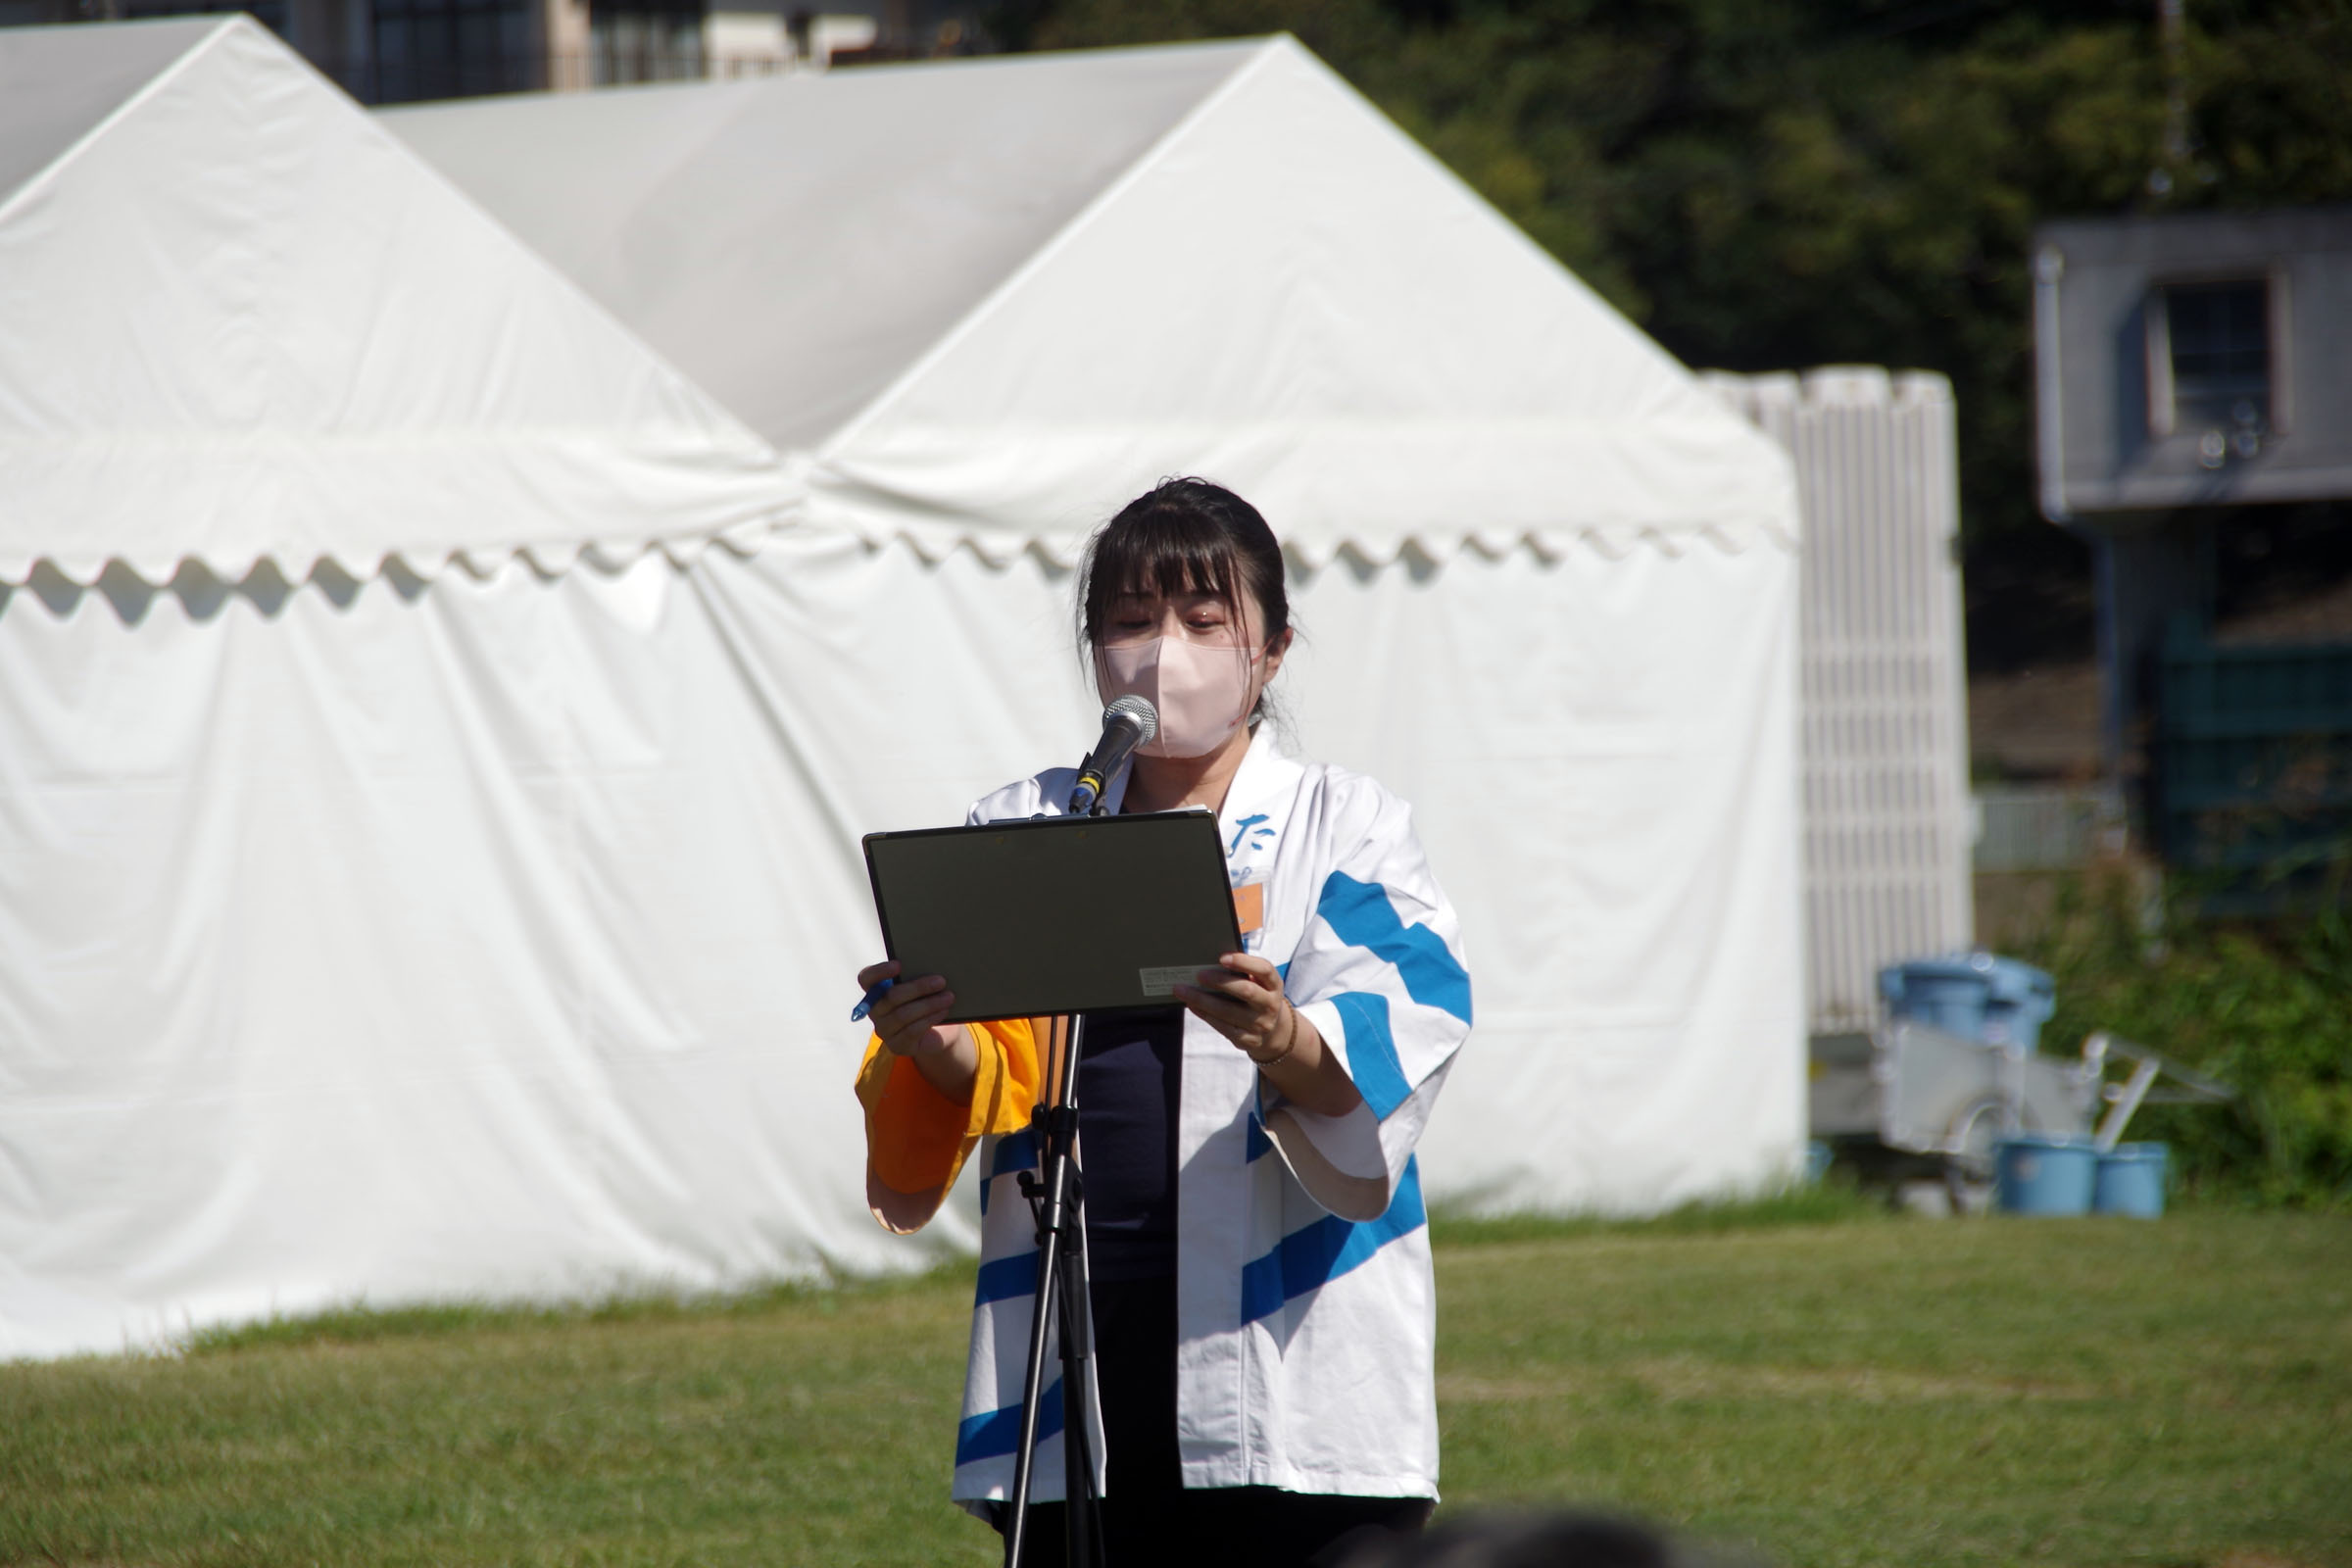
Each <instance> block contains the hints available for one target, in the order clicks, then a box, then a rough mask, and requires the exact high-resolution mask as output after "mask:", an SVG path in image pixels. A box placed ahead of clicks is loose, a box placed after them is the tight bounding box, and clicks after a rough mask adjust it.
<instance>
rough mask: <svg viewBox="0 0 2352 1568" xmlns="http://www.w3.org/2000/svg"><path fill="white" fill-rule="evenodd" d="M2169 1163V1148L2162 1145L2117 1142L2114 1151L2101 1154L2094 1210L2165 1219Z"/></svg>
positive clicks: (2092, 1202) (2092, 1199)
mask: <svg viewBox="0 0 2352 1568" xmlns="http://www.w3.org/2000/svg"><path fill="white" fill-rule="evenodd" d="M2168 1163H2169V1151H2167V1150H2166V1148H2165V1146H2164V1145H2162V1144H2118V1145H2116V1146H2115V1149H2114V1150H2113V1152H2109V1153H2105V1154H2101V1155H2100V1156H2099V1173H2098V1177H2097V1179H2096V1180H2095V1181H2094V1182H2093V1183H2092V1187H2091V1195H2090V1206H2091V1210H2092V1212H2094V1213H2099V1214H2129V1215H2131V1217H2132V1218H2134V1219H2161V1218H2163V1217H2164V1177H2165V1169H2166V1166H2167V1164H2168Z"/></svg>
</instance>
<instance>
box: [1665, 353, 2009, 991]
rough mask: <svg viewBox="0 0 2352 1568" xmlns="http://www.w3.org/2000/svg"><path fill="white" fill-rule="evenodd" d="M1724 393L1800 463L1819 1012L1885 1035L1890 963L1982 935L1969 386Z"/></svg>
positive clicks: (1818, 386) (1834, 375) (1811, 887)
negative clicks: (1965, 560)
mask: <svg viewBox="0 0 2352 1568" xmlns="http://www.w3.org/2000/svg"><path fill="white" fill-rule="evenodd" d="M1707 380H1708V381H1709V382H1710V384H1712V385H1713V386H1714V387H1715V388H1716V389H1717V390H1718V392H1719V393H1721V395H1722V396H1723V397H1724V399H1725V401H1727V402H1728V403H1730V404H1731V405H1732V407H1734V408H1736V409H1738V410H1739V411H1740V413H1741V414H1743V415H1745V416H1747V417H1749V418H1751V419H1753V420H1754V421H1755V422H1756V423H1757V424H1758V425H1760V426H1761V427H1762V428H1763V429H1764V430H1765V431H1766V432H1767V433H1769V434H1770V435H1772V436H1773V437H1774V438H1775V439H1776V440H1778V441H1779V442H1780V443H1781V444H1782V445H1783V446H1784V447H1786V448H1788V450H1789V455H1790V456H1791V457H1792V458H1793V459H1794V460H1795V463H1796V476H1797V488H1798V493H1799V496H1800V497H1801V502H1802V506H1803V509H1804V543H1803V559H1804V575H1803V585H1804V586H1803V620H1802V626H1803V634H1802V638H1803V641H1802V670H1803V676H1802V679H1803V693H1802V704H1803V726H1804V733H1803V767H1804V811H1805V827H1804V832H1805V855H1804V863H1805V909H1806V921H1807V930H1806V937H1807V951H1808V954H1809V959H1808V967H1809V974H1808V991H1807V998H1808V1005H1809V1006H1810V1009H1811V1013H1812V1027H1813V1029H1814V1031H1815V1032H1816V1033H1829V1032H1836V1031H1840V1030H1847V1029H1862V1028H1868V1027H1869V1026H1870V1025H1871V1024H1873V1023H1875V1022H1876V1021H1877V1019H1878V1012H1879V1004H1878V993H1877V977H1878V971H1879V969H1880V968H1881V967H1882V966H1884V965H1886V964H1888V963H1892V962H1894V961H1896V960H1898V959H1902V958H1910V957H1919V956H1925V955H1929V954H1936V953H1946V952H1950V951H1953V950H1955V949H1958V948H1963V947H1966V946H1967V945H1968V944H1969V943H1970V941H1971V940H1972V937H1973V932H1974V927H1975V909H1974V900H1973V897H1972V891H1971V885H1970V832H1971V813H1970V809H1969V795H1968V717H1967V707H1966V704H1967V696H1966V693H1967V686H1966V672H1965V669H1964V665H1963V659H1962V646H1961V616H1960V570H1959V566H1958V564H1957V563H1956V560H1955V552H1954V549H1953V542H1954V540H1953V536H1954V534H1955V532H1956V531H1957V529H1958V526H1959V504H1958V487H1957V475H1956V470H1955V466H1954V433H1953V419H1952V394H1951V386H1950V383H1949V382H1947V381H1945V380H1944V378H1943V377H1942V376H1940V375H1931V374H1924V373H1918V372H1912V373H1907V374H1903V375H1897V376H1889V375H1888V374H1887V372H1886V371H1884V370H1880V369H1873V368H1842V367H1841V368H1832V369H1823V370H1815V371H1812V372H1810V373H1808V374H1807V375H1805V376H1804V377H1803V378H1802V379H1801V380H1800V379H1799V378H1798V377H1796V376H1794V375H1755V376H1740V375H1729V374H1722V373H1714V374H1710V375H1709V376H1708V377H1707Z"/></svg>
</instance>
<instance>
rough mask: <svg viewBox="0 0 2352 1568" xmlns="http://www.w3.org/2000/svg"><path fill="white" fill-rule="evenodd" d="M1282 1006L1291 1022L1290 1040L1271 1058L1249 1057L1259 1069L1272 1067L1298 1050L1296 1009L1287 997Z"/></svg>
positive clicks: (1297, 1014) (1297, 1011) (1297, 1017)
mask: <svg viewBox="0 0 2352 1568" xmlns="http://www.w3.org/2000/svg"><path fill="white" fill-rule="evenodd" d="M1282 1006H1283V1011H1284V1013H1285V1015H1286V1016H1288V1017H1289V1018H1290V1020H1291V1031H1290V1038H1289V1039H1287V1040H1285V1041H1284V1042H1283V1043H1282V1049H1281V1050H1280V1051H1277V1052H1276V1053H1274V1054H1272V1055H1271V1056H1251V1057H1250V1060H1251V1061H1254V1062H1256V1063H1257V1064H1258V1066H1259V1067H1261V1068H1264V1067H1271V1066H1273V1065H1274V1064H1275V1063H1276V1062H1278V1061H1281V1060H1282V1059H1283V1058H1284V1057H1286V1056H1288V1055H1289V1054H1291V1053H1292V1052H1294V1051H1296V1050H1298V1049H1299V1009H1298V1008H1297V1007H1294V1006H1292V1005H1291V999H1290V998H1288V997H1285V998H1283V999H1282Z"/></svg>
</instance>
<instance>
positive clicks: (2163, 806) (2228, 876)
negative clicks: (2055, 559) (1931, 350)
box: [2034, 208, 2352, 903]
mask: <svg viewBox="0 0 2352 1568" xmlns="http://www.w3.org/2000/svg"><path fill="white" fill-rule="evenodd" d="M2034 355H2035V393H2036V398H2035V403H2036V410H2035V417H2036V434H2037V441H2036V445H2037V448H2038V455H2039V460H2040V474H2041V507H2042V512H2043V514H2044V515H2047V516H2048V517H2049V518H2050V519H2051V520H2052V521H2053V522H2058V523H2061V524H2064V525H2065V526H2067V527H2069V528H2071V529H2073V530H2074V531H2075V532H2077V533H2078V534H2080V535H2082V537H2083V538H2084V539H2085V540H2086V541H2087V542H2088V543H2089V544H2090V545H2091V547H2092V549H2093V552H2094V554H2095V557H2096V562H2097V580H2098V598H2099V662H2100V665H2101V674H2102V678H2103V682H2104V685H2105V706H2106V711H2105V722H2104V731H2105V746H2104V751H2105V762H2106V769H2107V772H2108V774H2109V777H2110V779H2111V780H2114V781H2117V782H2119V783H2120V784H2121V785H2123V786H2124V787H2125V788H2126V789H2127V790H2128V792H2129V793H2130V794H2131V796H2132V797H2133V801H2132V804H2133V807H2134V814H2135V816H2136V817H2137V819H2138V822H2139V824H2140V826H2141V827H2142V828H2143V829H2144V830H2145V832H2146V834H2147V836H2148V838H2149V840H2150V841H2151V842H2152V843H2153V845H2154V846H2155V847H2156V848H2157V849H2158V850H2160V851H2161V852H2162V853H2163V854H2164V856H2165V858H2167V859H2168V860H2169V861H2170V862H2172V863H2173V864H2174V865H2176V866H2180V867H2187V868H2193V869H2196V870H2199V871H2202V872H2206V873H2209V874H2211V875H2214V876H2217V877H2219V878H2221V879H2223V880H2224V881H2225V882H2227V883H2229V884H2231V885H2233V886H2234V888H2235V890H2236V892H2237V893H2241V894H2242V893H2245V892H2247V891H2249V890H2250V889H2251V888H2253V887H2254V886H2255V885H2256V884H2263V885H2268V886H2270V887H2272V888H2274V889H2276V888H2278V887H2279V886H2282V885H2291V884H2292V883H2294V882H2295V881H2296V879H2297V878H2298V877H2301V878H2304V879H2305V880H2306V881H2310V880H2312V878H2311V876H2310V875H2309V873H2313V872H2316V871H2317V870H2319V869H2320V868H2321V867H2323V866H2324V865H2326V864H2327V863H2328V862H2334V863H2338V864H2340V863H2342V862H2343V861H2344V860H2345V859H2346V858H2347V855H2348V854H2352V624H2346V623H2344V621H2343V619H2342V617H2338V618H2337V620H2336V622H2335V623H2332V624H2329V623H2326V622H2325V621H2324V620H2323V621H2316V622H2315V621H2313V620H2312V619H2311V618H2310V617H2305V619H2304V620H2303V622H2302V623H2301V624H2298V625H2297V626H2295V627H2294V628H2293V629H2292V630H2290V631H2288V632H2287V633H2286V634H2284V635H2278V634H2275V633H2274V634H2270V635H2265V636H2261V637H2251V636H2247V635H2244V634H2242V633H2235V634H2225V635H2221V636H2217V635H2216V625H2215V598H2216V588H2217V581H2218V576H2219V572H2218V567H2217V561H2218V559H2219V558H2220V557H2221V555H2222V554H2223V553H2225V552H2227V551H2228V550H2229V549H2230V548H2231V546H2232V545H2233V543H2234V541H2233V540H2231V539H2229V538H2227V537H2225V536H2224V534H2225V532H2226V531H2253V530H2257V529H2263V530H2267V529H2268V528H2269V526H2270V524H2269V520H2268V519H2274V518H2280V517H2283V516H2284V515H2286V513H2287V512H2288V509H2290V508H2302V509H2306V511H2305V512H2304V513H2303V514H2302V515H2298V517H2297V519H2296V520H2297V521H2298V523H2299V524H2301V525H2302V526H2303V527H2304V531H2305V532H2309V531H2310V528H2309V521H2310V515H2309V514H2310V512H2313V511H2316V512H2318V513H2319V514H2320V515H2321V516H2322V518H2323V519H2324V523H2325V527H2324V529H2323V531H2327V532H2333V533H2336V534H2339V535H2340V533H2341V532H2342V531H2343V529H2344V528H2346V527H2347V526H2352V507H2348V506H2347V503H2352V208H2311V209H2301V210H2288V211H2277V212H2262V213H2195V214H2177V215H2162V216H2133V217H2120V218H2101V219H2082V220H2074V221H2065V222H2053V223H2047V224H2044V225H2042V226H2041V227H2040V228H2039V229H2038V230H2037V231H2036V234H2035V255H2034ZM2263 542H2264V544H2265V547H2266V548H2267V545H2268V541H2267V539H2266V540H2265V541H2263ZM2241 902H2242V901H2241ZM2255 902H2258V903H2261V902H2270V901H2268V900H2257V901H2255Z"/></svg>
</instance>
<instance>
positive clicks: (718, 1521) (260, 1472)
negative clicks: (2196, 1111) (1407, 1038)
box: [0, 1205, 2352, 1568]
mask: <svg viewBox="0 0 2352 1568" xmlns="http://www.w3.org/2000/svg"><path fill="white" fill-rule="evenodd" d="M1831 1208H1832V1209H1834V1208H1835V1205H1831ZM1802 1217H1803V1214H1802V1210H1801V1209H1800V1210H1798V1211H1795V1212H1782V1213H1780V1214H1779V1215H1778V1216H1777V1218H1778V1220H1779V1221H1780V1222H1778V1223H1774V1222H1772V1221H1773V1220H1775V1218H1776V1216H1775V1215H1774V1214H1773V1213H1771V1212H1770V1211H1767V1212H1765V1213H1763V1214H1761V1215H1757V1214H1750V1215H1748V1216H1746V1217H1745V1218H1744V1219H1742V1220H1740V1222H1737V1223H1732V1222H1721V1221H1715V1220H1709V1219H1707V1218H1706V1217H1704V1216H1700V1217H1697V1218H1695V1219H1693V1218H1691V1217H1689V1216H1686V1217H1685V1218H1684V1219H1683V1220H1682V1221H1680V1222H1668V1223H1661V1224H1656V1225H1651V1226H1644V1227H1609V1226H1595V1225H1545V1224H1542V1223H1516V1222H1515V1223H1508V1224H1501V1225H1478V1224H1465V1223H1459V1222H1457V1223H1454V1224H1451V1225H1443V1224H1442V1225H1441V1229H1440V1231H1439V1239H1440V1250H1439V1272H1440V1288H1441V1293H1442V1294H1441V1317H1442V1346H1441V1352H1440V1387H1439V1398H1440V1402H1441V1405H1442V1408H1443V1413H1444V1419H1445V1427H1446V1488H1447V1507H1448V1508H1460V1507H1467V1506H1475V1505H1479V1504H1489V1503H1498V1502H1543V1503H1581V1504H1599V1505H1604V1506H1609V1507H1613V1508H1619V1509H1630V1510H1633V1511H1636V1512H1640V1513H1643V1514H1647V1515H1650V1516H1652V1517H1655V1518H1658V1519H1662V1520H1664V1521H1666V1522H1668V1523H1670V1524H1672V1525H1675V1526H1677V1527H1680V1528H1681V1529H1683V1530H1685V1531H1686V1532H1688V1533H1690V1534H1691V1535H1693V1536H1695V1537H1697V1538H1699V1539H1701V1540H1703V1541H1709V1542H1715V1543H1720V1544H1733V1545H1739V1546H1744V1547H1746V1548H1748V1549H1751V1550H1752V1551H1754V1552H1755V1553H1756V1554H1757V1555H1759V1556H1760V1557H1762V1558H1763V1559H1764V1560H1765V1561H1767V1562H1772V1563H1780V1564H1788V1565H1792V1568H1793V1565H1811V1564H1847V1563H1854V1564H1861V1563H1870V1564H1881V1563H1883V1564H1889V1565H1902V1568H1933V1565H1938V1564H2011V1563H2028V1562H2033V1563H2064V1564H2083V1565H2104V1564H2125V1563H2150V1564H2164V1565H2177V1568H2189V1565H2200V1564H2201V1565H2213V1568H2290V1565H2297V1568H2319V1565H2352V1220H2347V1219H2345V1218H2343V1217H2324V1216H2313V1215H2293V1214H2277V1213H2270V1214H2257V1213H2243V1214H2241V1213H2220V1212H2213V1211H2205V1212H2188V1213H2176V1214H2175V1215H2173V1216H2171V1217H2169V1218H2167V1219H2165V1220H2163V1221H2161V1222H2159V1223H2155V1224H2144V1223H2134V1222H2130V1221H2113V1220H2106V1221H2100V1220H2082V1221H2073V1220H2061V1221H2049V1220H2042V1221H2033V1220H1987V1221H1973V1222H1944V1223H1936V1222H1929V1221H1908V1220H1897V1219H1877V1218H1848V1219H1845V1220H1843V1221H1842V1222H1838V1223H1812V1224H1806V1223H1789V1221H1790V1220H1792V1219H1797V1218H1802ZM968 1289H969V1286H968V1278H967V1277H966V1276H965V1275H964V1274H963V1273H962V1272H961V1271H955V1272H952V1273H947V1274H942V1275H938V1276H933V1277H929V1278H925V1279H919V1280H910V1281H905V1282H899V1283H893V1284H864V1285H856V1286H851V1287H847V1288H844V1289H841V1290H837V1291H831V1292H810V1291H784V1292H776V1293H772V1294H768V1295H764V1296H760V1297H755V1298H750V1299H737V1300H731V1301H724V1302H713V1303H705V1304H693V1305H676V1304H664V1303H658V1302H635V1303H625V1304H621V1305H617V1306H613V1307H609V1308H605V1309H601V1310H592V1311H576V1312H551V1313H515V1312H493V1311H484V1310H478V1309H450V1310H436V1311H417V1312H405V1313H385V1314H363V1313H354V1314H349V1315H345V1316H341V1317H336V1318H329V1319H322V1320H318V1321H314V1322H311V1323H305V1324H286V1325H274V1326H270V1327H266V1328H262V1329H257V1330H251V1331H246V1332H243V1333H240V1334H235V1335H223V1336H215V1337H213V1338H211V1339H209V1340H207V1341H206V1342H204V1343H202V1344H200V1345H199V1346H197V1347H196V1348H193V1349H192V1350H191V1352H190V1353H188V1354H186V1355H184V1356H179V1357H170V1358H166V1357H152V1358H137V1359H103V1360H100V1359H93V1360H83V1361H75V1362H68V1363H61V1364H48V1365H14V1366H5V1367H0V1561H5V1562H12V1563H13V1562H36V1563H68V1564H93V1565H95V1564H106V1565H112V1568H136V1565H142V1564H156V1563H207V1564H211V1563H220V1564H230V1563H269V1564H280V1563H468V1564H470V1563H578V1564H606V1563H611V1564H667V1563H681V1564H682V1563H709V1562H721V1561H725V1562H736V1563H795V1564H799V1563H825V1564H830V1563H844V1564H846V1563H892V1564H940V1563H965V1564H972V1565H974V1568H978V1565H981V1564H985V1563H988V1562H990V1561H992V1560H993V1554H992V1550H991V1547H992V1545H993V1544H994V1540H995V1538H994V1537H993V1536H991V1535H990V1534H989V1533H988V1532H987V1531H986V1530H985V1529H983V1528H982V1527H981V1526H979V1525H977V1524H975V1523H973V1522H972V1521H970V1520H968V1519H966V1518H964V1517H963V1516H962V1515H960V1514H958V1513H956V1511H954V1510H953V1509H951V1508H950V1507H949V1505H948V1504H947V1503H946V1501H945V1491H946V1485H947V1474H946V1468H947V1443H948V1435H949V1433H950V1431H951V1429H952V1426H953V1423H954V1419H955V1414H956V1394H957V1383H958V1379H959V1377H960V1375H961V1366H962V1357H963V1335H964V1315H965V1302H966V1301H967V1299H968V1295H967V1293H968Z"/></svg>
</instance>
